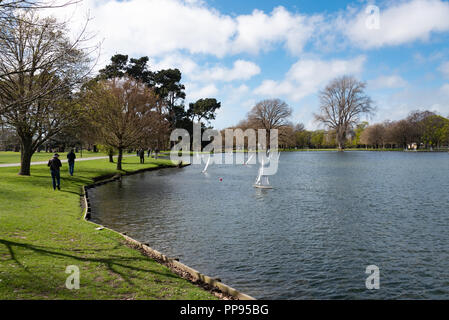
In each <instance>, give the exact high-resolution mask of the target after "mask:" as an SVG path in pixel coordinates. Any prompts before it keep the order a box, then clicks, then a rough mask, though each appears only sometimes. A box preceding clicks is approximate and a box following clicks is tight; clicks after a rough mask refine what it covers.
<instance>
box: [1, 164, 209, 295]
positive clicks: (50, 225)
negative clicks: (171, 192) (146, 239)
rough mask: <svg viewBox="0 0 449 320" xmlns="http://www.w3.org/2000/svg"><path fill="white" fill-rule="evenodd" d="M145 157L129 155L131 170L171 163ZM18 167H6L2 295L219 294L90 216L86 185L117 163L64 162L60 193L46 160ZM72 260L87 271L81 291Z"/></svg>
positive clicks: (3, 172) (127, 166)
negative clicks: (72, 280)
mask: <svg viewBox="0 0 449 320" xmlns="http://www.w3.org/2000/svg"><path fill="white" fill-rule="evenodd" d="M147 159H148V158H146V161H147V162H148V160H147ZM138 161H139V159H138V158H137V157H136V158H133V157H131V158H125V159H124V168H125V170H127V171H133V170H137V169H142V168H146V167H154V166H158V165H160V164H168V163H169V162H168V161H167V160H152V161H151V163H147V164H145V165H140V164H138ZM17 171H18V168H0V299H215V297H214V296H213V295H211V294H210V293H209V292H206V291H204V290H202V289H200V288H198V287H196V286H194V285H193V284H191V283H189V282H188V281H186V280H184V279H181V278H179V277H178V276H176V275H175V274H173V273H172V272H171V271H170V270H169V269H168V268H166V267H165V266H162V265H160V264H158V263H156V262H154V261H153V260H151V259H149V258H147V257H145V256H143V255H141V254H140V253H139V252H138V251H137V250H133V249H131V248H129V247H127V246H126V245H125V244H124V240H123V238H122V237H121V236H120V235H118V234H117V233H114V232H112V231H109V230H101V231H97V230H95V225H93V224H91V223H88V222H86V221H84V220H83V218H82V210H81V207H80V196H79V193H80V189H81V186H82V185H85V184H88V183H90V182H92V178H93V177H96V176H99V175H103V174H109V173H113V172H115V164H110V163H108V162H107V160H92V161H84V162H79V163H76V165H75V176H74V177H70V176H69V175H68V174H67V164H63V168H62V171H61V187H62V190H61V191H53V188H52V186H51V178H50V176H49V170H48V168H47V167H46V166H33V167H32V168H31V174H32V176H30V177H23V176H18V175H17ZM69 265H76V266H78V267H79V269H80V289H79V290H69V289H67V288H66V287H65V282H66V279H67V277H68V276H69V274H66V273H65V270H66V267H67V266H69Z"/></svg>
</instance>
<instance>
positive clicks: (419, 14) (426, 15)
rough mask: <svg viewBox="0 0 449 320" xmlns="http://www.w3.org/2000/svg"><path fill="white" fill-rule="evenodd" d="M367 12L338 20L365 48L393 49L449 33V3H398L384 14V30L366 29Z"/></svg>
mask: <svg viewBox="0 0 449 320" xmlns="http://www.w3.org/2000/svg"><path fill="white" fill-rule="evenodd" d="M367 18H368V15H367V13H365V8H363V9H362V10H360V11H358V12H357V13H355V14H353V12H352V11H349V13H348V12H346V15H344V16H343V17H340V19H337V20H336V23H337V27H338V28H340V29H341V30H342V31H343V33H344V34H345V35H346V36H347V37H348V38H349V40H350V41H352V42H353V43H355V44H357V45H359V46H361V47H362V48H365V49H369V48H379V47H382V46H393V45H400V44H404V43H409V42H413V41H416V40H423V41H425V40H428V39H429V37H430V35H431V34H432V33H434V32H444V31H448V30H449V3H447V2H445V1H441V0H412V1H400V2H396V3H394V4H392V5H390V6H388V7H386V8H385V9H382V8H381V10H380V28H379V29H369V28H367V26H366V21H367Z"/></svg>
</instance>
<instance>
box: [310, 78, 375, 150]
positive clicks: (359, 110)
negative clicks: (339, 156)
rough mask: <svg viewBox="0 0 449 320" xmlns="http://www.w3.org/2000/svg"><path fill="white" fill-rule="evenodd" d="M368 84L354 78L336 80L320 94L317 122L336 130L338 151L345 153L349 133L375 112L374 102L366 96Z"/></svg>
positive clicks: (316, 115)
mask: <svg viewBox="0 0 449 320" xmlns="http://www.w3.org/2000/svg"><path fill="white" fill-rule="evenodd" d="M365 87H366V84H365V83H364V82H360V81H358V80H357V79H355V78H354V77H352V76H343V77H340V78H336V79H334V80H332V81H331V82H330V84H329V85H328V86H327V87H326V88H325V89H324V90H323V91H321V92H320V103H321V106H320V109H321V113H320V114H315V120H316V121H318V122H321V123H323V124H325V125H326V126H327V127H329V128H331V129H334V130H335V132H336V139H337V144H338V149H339V150H340V151H343V149H344V147H345V140H346V135H347V133H348V131H349V130H350V129H351V128H353V127H354V126H355V125H356V124H357V123H358V122H359V121H360V116H361V115H363V114H371V113H373V112H374V108H373V106H372V104H373V103H372V100H371V98H370V97H368V96H367V95H366V94H365Z"/></svg>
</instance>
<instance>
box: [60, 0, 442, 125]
mask: <svg viewBox="0 0 449 320" xmlns="http://www.w3.org/2000/svg"><path fill="white" fill-rule="evenodd" d="M372 5H375V6H376V7H377V8H378V9H379V15H376V14H375V13H376V12H375V11H373V10H371V11H369V12H367V11H366V9H367V7H368V6H372ZM67 10H68V9H67ZM70 10H72V9H70ZM87 11H89V12H90V15H91V17H92V18H93V20H92V22H91V24H90V29H91V30H93V31H95V32H97V34H98V37H99V38H100V39H103V44H102V55H101V59H100V62H99V66H102V65H104V64H105V63H107V61H108V59H109V58H110V56H111V55H113V54H115V53H124V54H128V55H130V56H133V57H139V56H143V55H146V56H149V57H150V61H151V67H152V68H153V69H160V68H170V67H172V68H173V67H176V68H179V69H180V70H181V71H182V72H183V82H184V83H185V85H186V92H187V100H186V104H188V103H189V102H193V101H195V100H196V99H199V98H207V97H215V98H217V99H218V100H219V101H221V102H222V108H221V110H220V111H219V113H218V115H217V119H216V121H214V122H213V125H214V126H215V127H217V128H225V127H228V126H232V125H235V124H237V122H238V121H239V120H241V119H243V118H244V117H245V115H246V113H247V112H248V111H249V110H250V108H251V107H252V106H253V105H254V104H255V103H256V102H257V101H260V100H262V99H266V98H280V99H283V100H285V101H286V102H287V103H288V104H289V105H290V106H291V107H292V108H293V110H294V113H293V117H292V121H293V122H302V123H304V124H305V125H306V127H307V128H309V129H315V128H317V124H316V123H314V121H313V113H316V112H318V111H319V101H318V92H319V90H321V89H323V88H324V87H325V85H326V84H327V83H328V82H329V81H330V80H332V79H333V78H335V77H338V76H341V75H344V74H351V75H354V76H356V77H357V78H359V79H360V80H363V81H366V82H367V92H368V93H369V94H370V96H371V97H372V98H373V100H374V101H375V103H376V106H377V113H376V115H375V116H374V117H372V118H371V119H370V120H369V121H370V122H378V121H384V120H398V119H401V118H403V117H406V116H407V114H408V113H409V112H410V111H412V110H416V109H429V110H432V111H436V112H438V113H440V114H441V115H443V116H449V2H448V1H443V0H399V1H361V0H359V1H357V0H356V1H316V0H315V1H305V0H297V1H291V0H285V1H271V0H269V1H268V0H265V1H263V0H258V1H255V0H245V1H237V0H204V1H202V0H128V1H117V0H84V1H83V2H82V3H81V4H79V5H78V8H77V14H76V15H74V14H73V12H72V13H70V15H71V17H72V22H73V23H79V21H80V20H81V19H82V17H83V16H84V15H85V13H86V12H87ZM56 14H57V15H62V14H61V11H58V12H57V13H56ZM66 14H68V13H66ZM74 17H75V18H74ZM76 17H78V20H77V18H76ZM377 18H378V19H377Z"/></svg>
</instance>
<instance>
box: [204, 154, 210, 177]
mask: <svg viewBox="0 0 449 320" xmlns="http://www.w3.org/2000/svg"><path fill="white" fill-rule="evenodd" d="M209 162H210V155H209V158H207V162H206V166H205V167H204V169H203V173H206V171H207V168H208V167H209Z"/></svg>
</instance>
